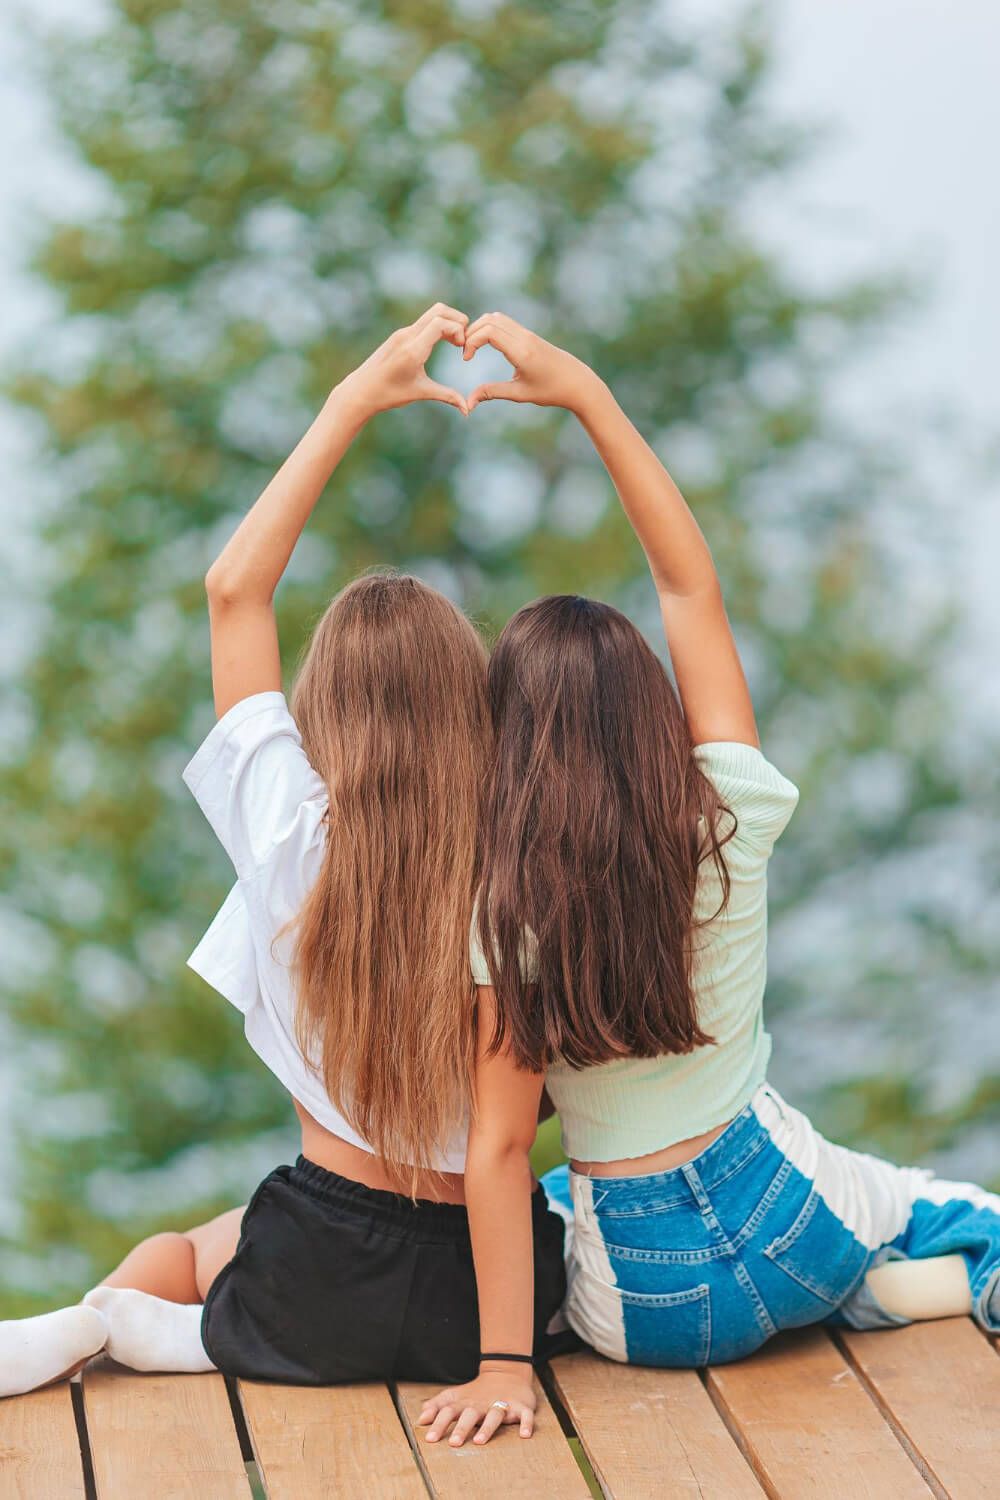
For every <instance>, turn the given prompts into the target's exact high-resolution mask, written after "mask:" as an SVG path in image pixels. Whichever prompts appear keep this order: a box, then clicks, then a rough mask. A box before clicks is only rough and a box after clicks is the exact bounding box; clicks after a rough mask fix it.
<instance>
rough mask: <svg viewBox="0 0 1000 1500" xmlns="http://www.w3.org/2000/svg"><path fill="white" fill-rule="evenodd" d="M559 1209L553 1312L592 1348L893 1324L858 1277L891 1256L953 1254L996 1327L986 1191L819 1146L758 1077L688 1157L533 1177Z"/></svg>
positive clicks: (633, 1359)
mask: <svg viewBox="0 0 1000 1500" xmlns="http://www.w3.org/2000/svg"><path fill="white" fill-rule="evenodd" d="M544 1186H545V1188H546V1191H547V1192H548V1194H549V1198H550V1201H551V1202H552V1203H553V1206H561V1207H562V1209H563V1211H564V1213H565V1214H566V1216H567V1219H570V1218H571V1220H572V1226H573V1228H572V1235H571V1237H570V1240H569V1245H568V1251H567V1254H568V1271H569V1293H568V1299H567V1304H566V1313H567V1317H568V1320H569V1323H570V1325H571V1326H572V1328H573V1329H574V1330H575V1331H576V1332H577V1333H578V1334H579V1335H580V1337H581V1338H584V1339H586V1340H587V1342H588V1343H590V1344H592V1345H593V1346H594V1347H595V1348H596V1349H598V1350H599V1351H600V1352H601V1353H602V1354H606V1355H608V1356H609V1357H610V1358H612V1359H618V1360H626V1361H628V1362H630V1363H634V1364H647V1365H660V1366H683V1367H691V1366H698V1365H706V1364H719V1363H723V1362H725V1361H727V1360H733V1359H740V1358H742V1357H744V1356H745V1355H748V1354H751V1353H752V1352H753V1351H754V1350H755V1349H757V1348H759V1347H760V1345H761V1344H763V1343H764V1342H765V1340H767V1339H768V1338H770V1337H771V1336H772V1334H774V1333H776V1332H778V1330H779V1329H783V1328H796V1327H801V1326H802V1325H804V1324H808V1323H818V1322H823V1321H827V1320H832V1321H835V1322H839V1323H841V1324H846V1325H848V1326H851V1327H855V1328H872V1327H882V1326H889V1325H894V1324H898V1323H901V1322H903V1321H905V1320H904V1319H901V1318H899V1317H896V1316H894V1315H892V1314H889V1313H887V1312H885V1311H884V1310H883V1309H882V1308H881V1307H880V1306H879V1304H878V1303H877V1302H876V1300H875V1299H874V1297H873V1296H872V1294H871V1293H870V1291H869V1290H868V1288H867V1286H866V1284H865V1276H866V1273H867V1272H868V1270H869V1269H870V1268H871V1267H872V1266H873V1265H876V1264H879V1263H880V1262H881V1261H883V1260H886V1259H889V1258H892V1257H911V1258H925V1257H928V1256H935V1255H945V1254H952V1253H955V1252H956V1251H958V1252H961V1253H962V1254H964V1256H965V1259H966V1263H967V1266H968V1270H969V1279H970V1283H971V1287H972V1294H973V1315H974V1316H975V1317H976V1318H977V1320H978V1321H979V1322H980V1323H981V1325H982V1326H983V1327H984V1328H986V1329H988V1330H990V1331H992V1332H997V1331H1000V1197H998V1196H997V1195H996V1194H993V1193H988V1192H985V1191H984V1190H983V1189H982V1188H977V1187H975V1186H974V1185H972V1184H970V1183H954V1182H942V1181H940V1180H939V1179H937V1178H935V1177H934V1176H933V1174H932V1173H930V1172H928V1171H924V1170H922V1169H920V1168H915V1167H895V1166H893V1165H892V1164H891V1163H889V1162H885V1161H880V1160H879V1159H878V1158H876V1157H872V1156H865V1155H862V1154H861V1153H860V1152H856V1151H848V1150H846V1148H844V1147H843V1146H835V1145H832V1144H831V1143H830V1142H829V1141H826V1140H825V1139H824V1138H823V1137H822V1136H821V1135H820V1134H819V1132H818V1131H816V1130H814V1129H813V1127H812V1125H811V1124H810V1123H809V1121H808V1120H807V1119H806V1117H805V1116H804V1115H803V1114H801V1113H800V1112H799V1111H798V1110H795V1109H793V1108H792V1107H791V1106H790V1105H788V1104H786V1103H785V1101H784V1100H783V1099H782V1098H781V1097H780V1096H779V1095H778V1094H777V1093H776V1091H775V1090H774V1089H772V1088H771V1087H770V1086H769V1085H767V1084H765V1085H763V1086H762V1087H761V1088H760V1089H759V1090H758V1091H757V1093H756V1094H755V1095H754V1097H753V1099H752V1100H751V1102H750V1104H748V1105H747V1107H746V1108H745V1109H744V1110H743V1111H742V1112H741V1113H740V1114H739V1115H738V1116H737V1117H736V1119H735V1120H733V1121H732V1123H731V1124H730V1125H728V1126H727V1128H726V1129H725V1130H724V1131H723V1133H722V1134H721V1135H720V1136H719V1137H718V1138H717V1139H716V1140H715V1141H713V1142H712V1144H711V1145H710V1146H708V1147H707V1149H706V1150H705V1151H703V1152H702V1153H701V1154H700V1155H699V1156H697V1157H695V1158H694V1159H693V1160H692V1161H691V1162H687V1163H685V1164H684V1165H683V1166H680V1167H675V1168H674V1169H673V1170H671V1171H669V1172H658V1173H656V1174H654V1175H650V1176H645V1177H585V1176H582V1175H580V1174H578V1173H576V1172H571V1171H569V1170H568V1169H567V1168H565V1167H559V1168H556V1170H555V1171H554V1172H551V1173H549V1174H548V1176H547V1177H546V1178H545V1180H544Z"/></svg>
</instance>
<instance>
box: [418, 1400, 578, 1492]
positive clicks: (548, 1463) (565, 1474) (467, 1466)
mask: <svg viewBox="0 0 1000 1500" xmlns="http://www.w3.org/2000/svg"><path fill="white" fill-rule="evenodd" d="M439 1389H440V1387H438V1386H432V1385H401V1386H400V1387H399V1403H400V1409H401V1411H402V1413H403V1419H404V1421H405V1423H406V1427H407V1431H408V1432H409V1433H410V1436H411V1439H412V1442H413V1446H414V1448H415V1449H416V1451H417V1453H418V1454H419V1455H420V1459H421V1462H422V1464H423V1467H424V1472H425V1474H426V1475H427V1478H428V1483H429V1485H430V1489H431V1493H432V1494H433V1495H436V1496H438V1497H440V1500H459V1497H460V1500H477V1497H483V1500H487V1497H488V1500H494V1497H496V1496H501V1495H502V1496H503V1497H504V1500H539V1497H540V1496H544V1497H545V1500H587V1497H588V1496H589V1495H590V1490H589V1488H588V1486H587V1482H586V1480H585V1479H584V1477H583V1475H582V1473H581V1472H580V1469H579V1467H578V1465H577V1462H576V1459H575V1458H574V1457H573V1454H572V1452H571V1450H570V1447H569V1444H568V1443H567V1442H566V1439H565V1438H564V1437H563V1435H562V1430H561V1429H560V1426H559V1419H558V1418H557V1416H556V1414H555V1412H554V1411H553V1410H552V1407H551V1405H550V1404H549V1401H548V1399H547V1397H546V1395H545V1392H544V1391H543V1390H542V1388H541V1386H540V1385H539V1384H538V1381H537V1379H536V1381H535V1389H536V1391H537V1394H538V1411H537V1414H536V1418H535V1432H534V1436H533V1437H531V1438H522V1437H520V1436H519V1435H518V1431H517V1428H516V1427H503V1428H501V1429H500V1431H499V1432H498V1433H497V1434H496V1436H495V1437H494V1438H492V1439H491V1440H490V1442H488V1443H486V1444H485V1445H484V1446H483V1447H478V1446H476V1445H475V1444H474V1443H472V1442H468V1443H466V1444H465V1445H464V1446H463V1447H461V1448H452V1447H451V1446H450V1445H449V1443H448V1441H447V1439H442V1441H441V1442H440V1443H428V1442H427V1440H426V1438H425V1436H424V1434H425V1432H426V1431H427V1429H426V1428H425V1427H418V1426H417V1418H418V1417H419V1415H420V1408H421V1407H422V1406H423V1403H424V1401H425V1400H426V1399H427V1397H428V1396H433V1395H435V1394H436V1393H437V1391H438V1390H439Z"/></svg>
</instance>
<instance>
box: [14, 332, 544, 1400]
mask: <svg viewBox="0 0 1000 1500" xmlns="http://www.w3.org/2000/svg"><path fill="white" fill-rule="evenodd" d="M467 322H468V319H467V318H466V316H465V314H463V313H460V312H458V311H456V310H455V309H454V308H450V307H446V306H443V305H441V304H438V305H437V306H435V307H432V308H430V309H429V310H428V311H427V312H426V313H425V314H424V316H423V317H422V318H420V319H418V320H417V322H416V323H414V324H413V325H412V326H410V327H407V328H403V329H400V330H399V331H398V332H397V333H395V334H394V335H393V336H392V337H391V338H390V339H389V340H388V341H387V342H386V343H385V344H383V345H382V346H381V348H379V349H378V350H376V352H375V353H374V354H373V355H372V356H371V358H370V359H369V360H367V361H366V362H365V364H364V365H362V366H361V367H360V368H359V369H358V370H356V371H354V372H353V374H351V375H349V376H348V377H347V378H346V379H345V380H343V381H342V382H341V383H340V384H339V385H338V386H337V387H336V388H335V389H334V391H333V392H332V394H331V395H330V397H329V399H328V400H327V402H326V404H325V406H324V408H323V410H322V411H321V413H320V414H319V416H318V417H317V419H316V421H315V422H314V423H313V425H312V426H311V427H310V429H309V431H308V432H307V433H306V435H305V436H304V437H303V439H302V441H301V442H300V443H299V445H298V447H297V448H296V449H295V451H294V453H293V454H292V455H291V457H290V458H289V459H288V460H287V462H286V463H285V465H284V466H283V467H282V469H281V470H280V471H279V473H278V474H277V475H276V476H275V478H274V479H273V480H272V481H271V483H270V484H269V485H268V486H267V488H266V489H265V491H264V493H263V494H262V495H261V497H260V498H259V500H258V501H257V502H256V504H255V505H254V506H253V508H252V509H251V510H250V512H249V514H248V515H247V516H246V517H245V519H244V520H243V521H242V523H241V524H240V526H239V528H238V529H237V531H236V532H235V534H234V536H233V537H232V538H231V540H230V541H229V542H228V543H227V545H226V546H225V548H224V549H223V551H222V553H221V555H220V556H219V558H218V559H217V560H216V562H215V563H213V565H212V567H211V569H210V570H209V573H208V576H207V579H206V586H207V592H208V605H209V622H210V627H211V645H212V683H213V687H214V691H215V708H216V713H217V715H218V722H217V723H216V724H215V726H214V728H213V729H212V730H211V732H210V733H209V735H208V737H207V739H206V740H205V742H204V744H203V745H202V746H201V748H200V749H199V750H198V752H197V753H196V755H195V756H194V759H193V760H192V761H191V763H190V764H189V766H188V767H187V769H186V771H185V773H184V778H185V781H186V782H187V785H188V786H189V788H190V789H191V791H192V792H193V794H194V796H195V797H196V798H197V800H198V802H199V804H200V806H201V808H202V810H203V812H204V813H205V815H206V817H207V818H208V820H209V822H210V823H211V825H212V828H213V830H214V831H215V833H216V835H217V836H218V838H219V840H220V842H221V843H222V845H223V847H224V849H225V851H226V853H227V854H228V856H229V858H230V859H231V861H232V864H233V866H234V869H235V872H236V876H237V883H236V885H235V886H234V888H233V890H232V892H231V894H230V896H229V899H228V900H227V901H226V903H225V905H224V907H223V908H222V910H221V912H220V913H219V915H218V917H217V918H216V920H215V922H214V923H213V924H212V926H211V928H210V929H209V931H208V933H207V934H206V936H205V938H204V939H203V940H202V942H201V944H200V945H199V947H198V949H197V950H196V952H195V954H194V955H193V956H192V959H191V964H192V967H193V968H195V970H196V971H197V972H198V973H199V974H201V975H202V976H203V977H204V978H205V979H206V980H208V982H209V983H210V984H211V985H213V986H214V987H215V988H216V989H217V990H219V991H221V993H222V994H223V995H224V996H225V997H226V999H228V1000H230V1001H231V1002H232V1004H233V1005H235V1006H236V1007H237V1009H238V1010H240V1011H241V1012H242V1013H243V1017H244V1025H245V1030H246V1036H247V1040H248V1041H249V1043H250V1045H251V1046H252V1047H253V1048H254V1050H255V1051H256V1052H257V1053H258V1055H259V1056H260V1058H261V1059H262V1060H263V1062H264V1063H265V1064H266V1065H267V1066H268V1067H269V1068H270V1069H271V1071H272V1072H273V1073H274V1074H275V1076H276V1077H277V1078H278V1080H279V1081H280V1082H281V1084H283V1086H284V1087H285V1088H286V1089H287V1091H288V1093H289V1095H290V1096H291V1099H292V1102H293V1104H294V1107H295V1110H296V1113H297V1115H298V1118H299V1122H300V1126H301V1141H302V1154H301V1156H300V1157H299V1158H298V1160H297V1162H296V1163H295V1164H294V1165H292V1166H282V1167H278V1168H277V1169H276V1170H275V1171H274V1172H272V1173H271V1174H270V1175H269V1176H268V1177H267V1178H266V1179H265V1181H264V1182H263V1183H261V1185H260V1186H259V1187H258V1188H257V1190H256V1192H255V1193H254V1195H253V1197H252V1199H251V1201H250V1204H249V1207H248V1208H247V1209H246V1210H245V1211H244V1210H241V1209H235V1210H233V1211H232V1212H230V1213H227V1214H223V1215H222V1216H221V1217H219V1218H218V1219H215V1220H213V1221H212V1222H211V1223H209V1224H203V1225H200V1226H198V1227H196V1228H194V1229H191V1230H187V1231H185V1232H183V1233H166V1234H159V1235H155V1236H153V1237H152V1238H151V1239H149V1240H145V1241H144V1242H143V1243H142V1244H140V1245H138V1246H137V1247H136V1248H135V1249H134V1250H133V1251H132V1252H131V1253H130V1254H129V1255H128V1256H127V1257H126V1259H125V1260H124V1262H123V1263H122V1265H121V1266H119V1267H118V1269H117V1270H116V1271H114V1272H113V1273H112V1274H111V1275H110V1276H109V1277H108V1278H107V1279H106V1281H105V1282H104V1283H103V1284H102V1285H101V1286H100V1287H98V1288H96V1289H95V1290H94V1291H92V1292H90V1293H88V1295H87V1297H86V1299H85V1304H84V1305H83V1306H80V1307H71V1308H63V1309H61V1310H59V1311H57V1312H54V1313H50V1314H46V1315H44V1316H43V1317H41V1318H30V1319H24V1320H21V1321H20V1322H16V1323H2V1324H0V1396H2V1395H13V1394H16V1393H18V1392H21V1391H25V1390H30V1389H32V1388H33V1387H35V1386H37V1385H41V1384H44V1383H46V1382H48V1381H51V1380H53V1379H56V1378H60V1377H64V1376H65V1375H67V1374H70V1373H72V1370H73V1368H74V1367H75V1366H77V1365H78V1364H79V1363H80V1362H81V1361H82V1360H84V1359H86V1358H87V1357H88V1356H89V1355H91V1354H94V1353H96V1352H97V1351H98V1350H99V1349H101V1348H104V1347H107V1349H108V1351H109V1353H110V1354H111V1355H112V1356H113V1357H114V1358H116V1359H118V1360H119V1361H121V1362H122V1363H125V1364H128V1365H131V1366H133V1367H134V1368H138V1369H159V1370H189V1371H196V1370H210V1369H212V1368H214V1367H218V1368H220V1369H222V1370H223V1371H225V1372H226V1373H229V1374H233V1375H242V1376H248V1377H251V1378H258V1379H269V1380H278V1381H291V1382H296V1383H306V1384H327V1383H330V1382H336V1381H344V1380H367V1379H382V1380H385V1379H397V1378H398V1379H421V1380H454V1379H463V1378H466V1377H467V1376H468V1375H470V1374H471V1373H472V1372H473V1371H474V1370H475V1368H476V1366H477V1363H478V1359H479V1352H480V1345H479V1341H478V1337H477V1323H476V1284H475V1273H474V1268H473V1262H472V1252H471V1245H470V1241H469V1229H468V1219H467V1215H466V1211H465V1208H464V1206H463V1196H464V1189H463V1180H462V1171H463V1167H464V1159H465V1138H466V1130H467V1118H468V1109H469V1085H470V1069H471V1067H472V1052H473V1004H474V988H473V982H472V976H471V972H470V955H469V931H470V919H471V913H472V904H473V895H474V890H475V886H476V883H477V819H478V812H479V804H480V798H481V788H482V782H483V778H484V775H485V771H486V768H487V766H488V761H489V744H490V728H489V716H488V712H487V707H486V696H485V687H486V655H485V651H484V649H483V646H482V643H481V641H480V639H479V637H478V635H477V634H476V631H475V630H474V629H473V627H472V625H471V624H470V623H469V621H468V620H467V619H466V618H465V616H464V615H463V614H462V613H461V611H460V610H458V609H457V608H456V607H455V606H454V605H453V604H452V603H450V601H449V600H447V599H446V598H444V597H443V596H442V595H441V594H439V593H438V592H437V591H436V590H435V589H432V588H429V587H428V586H427V585H426V584H423V583H420V582H419V581H418V580H417V579H415V578H409V577H405V576H398V575H395V574H374V575H371V576H367V577H363V578H359V579H356V580H355V581H354V582H353V583H351V584H349V585H348V587H347V588H345V589H344V590H343V591H342V592H341V593H340V594H338V595H337V597H336V598H335V599H334V600H333V602H332V603H331V604H330V606H329V608H328V609H327V610H326V612H325V613H324V614H323V616H322V618H321V619H320V620H319V622H318V624H317V626H316V628H315V630H314V632H313V636H312V640H311V642H310V643H309V647H308V650H307V652H306V654H305V657H304V660H303V662H302V665H301V667H300V670H299V673H298V676H297V679H296V682H295V689H294V694H293V697H292V703H291V709H289V706H288V704H287V703H286V701H285V698H284V695H283V693H282V691H281V686H282V679H281V665H280V658H279V652H278V636H277V630H276V625H275V615H274V606H273V598H274V592H275V589H276V587H277V585H278V582H279V580H280V579H281V576H282V574H283V573H284V571H285V568H286V566H287V564H288V561H289V558H290V557H291V554H292V550H293V548H294V546H295V544H296V542H297V541H298V539H299V536H300V534H301V533H302V531H303V528H304V527H305V525H306V523H307V521H308V519H309V517H310V515H311V513H312V510H313V508H314V506H315V505H316V503H317V501H318V500H319V498H320V495H321V494H322V492H323V490H324V488H325V486H326V484H327V481H328V480H329V479H330V477H331V475H332V473H333V472H334V470H335V469H336V467H337V465H338V463H339V462H340V460H341V458H342V457H343V455H344V453H345V452H346V450H347V448H348V446H349V445H350V443H351V442H352V441H353V439H354V438H355V437H356V436H357V434H358V433H359V431H360V430H361V428H362V427H363V426H365V424H366V423H367V422H368V421H369V420H370V419H371V418H372V417H373V416H375V415H376V413H378V412H382V411H385V410H387V409H389V408H391V407H396V406H402V405H405V404H407V403H409V402H412V401H424V400H440V401H445V402H447V403H449V404H450V405H452V406H455V407H458V408H459V409H460V410H461V411H463V412H464V411H465V402H464V400H463V398H462V397H461V396H460V395H459V394H458V393H457V392H455V391H452V390H448V389H446V388H445V387H443V386H440V385H437V384H436V383H435V382H434V381H432V380H431V379H430V377H429V376H428V375H427V373H426V371H425V369H424V365H425V362H426V360H427V359H428V357H429V356H430V354H431V352H432V350H433V349H434V347H435V345H436V344H437V343H438V342H439V341H440V340H442V339H446V340H448V341H450V342H452V343H454V344H456V345H458V346H459V347H461V345H462V344H463V343H464V339H465V329H466V324H467ZM528 1213H529V1216H530V1218H531V1222H532V1229H531V1230H530V1231H529V1239H530V1240H531V1253H533V1256H534V1260H535V1264H536V1267H537V1276H536V1286H537V1301H536V1306H535V1309H534V1322H535V1325H536V1326H537V1327H538V1329H539V1339H540V1340H541V1339H542V1338H543V1337H544V1330H545V1328H546V1325H547V1324H548V1322H549V1321H550V1319H551V1317H552V1316H553V1314H554V1313H556V1312H557V1310H558V1308H559V1306H560V1304H561V1302H562V1300H563V1295H564V1292H565V1268H564V1263H563V1224H562V1220H561V1219H560V1218H559V1216H558V1215H557V1214H554V1213H552V1212H550V1211H549V1210H548V1209H547V1207H546V1204H545V1198H544V1195H543V1194H542V1193H541V1191H540V1190H539V1191H536V1192H535V1193H534V1195H533V1197H532V1201H531V1206H530V1207H529V1208H528Z"/></svg>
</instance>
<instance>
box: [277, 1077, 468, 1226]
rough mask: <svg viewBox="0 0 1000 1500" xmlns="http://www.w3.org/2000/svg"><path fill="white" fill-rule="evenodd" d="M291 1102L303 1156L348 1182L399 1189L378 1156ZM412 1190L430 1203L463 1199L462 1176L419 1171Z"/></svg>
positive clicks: (391, 1189)
mask: <svg viewBox="0 0 1000 1500" xmlns="http://www.w3.org/2000/svg"><path fill="white" fill-rule="evenodd" d="M292 1103H293V1104H294V1105H295V1113H296V1114H297V1115H298V1117H299V1124H300V1125H301V1126H302V1155H303V1156H304V1157H305V1158H306V1160H307V1161H311V1162H315V1163H316V1165H317V1167H322V1168H323V1169H324V1170H325V1171H327V1172H336V1173H337V1175H338V1176H339V1177H347V1178H349V1179H350V1180H351V1182H360V1183H363V1184H364V1186H365V1187H370V1188H377V1189H379V1190H380V1191H382V1192H385V1193H398V1192H399V1190H400V1189H399V1184H398V1183H395V1182H391V1181H390V1180H389V1178H388V1176H387V1175H386V1171H385V1168H384V1166H383V1165H382V1163H381V1161H380V1160H379V1159H378V1157H376V1156H373V1155H372V1153H371V1152H370V1151H363V1150H362V1149H361V1147H360V1146H352V1145H351V1143H350V1141H345V1140H343V1139H342V1138H341V1137H340V1136H339V1135H334V1134H333V1131H332V1130H327V1129H326V1128H325V1126H323V1125H321V1124H320V1123H319V1121H318V1120H315V1119H313V1117H312V1115H311V1114H310V1113H309V1111H308V1110H306V1109H303V1107H302V1105H301V1104H300V1103H299V1102H298V1100H297V1099H293V1100H292ZM415 1190H416V1191H415V1196H416V1197H417V1198H424V1199H429V1200H430V1201H431V1202H432V1203H464V1202H465V1179H464V1178H463V1177H462V1174H461V1173H460V1172H430V1171H420V1172H418V1173H417V1181H416V1184H415Z"/></svg>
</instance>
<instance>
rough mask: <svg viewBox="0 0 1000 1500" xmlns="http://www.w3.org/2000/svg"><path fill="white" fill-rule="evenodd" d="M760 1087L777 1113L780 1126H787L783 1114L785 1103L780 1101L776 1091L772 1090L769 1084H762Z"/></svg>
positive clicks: (785, 1117) (780, 1098) (785, 1116)
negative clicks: (779, 1117)
mask: <svg viewBox="0 0 1000 1500" xmlns="http://www.w3.org/2000/svg"><path fill="white" fill-rule="evenodd" d="M761 1087H762V1088H763V1090H764V1092H765V1094H766V1095H767V1097H768V1098H769V1099H770V1101H771V1103H772V1104H773V1105H774V1107H775V1109H776V1110H777V1111H778V1114H779V1115H780V1116H781V1121H782V1124H783V1125H787V1124H788V1116H787V1115H786V1114H785V1101H784V1100H783V1099H782V1097H781V1095H780V1094H779V1093H778V1091H777V1089H773V1088H772V1087H771V1085H770V1084H769V1083H765V1084H762V1085H761Z"/></svg>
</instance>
